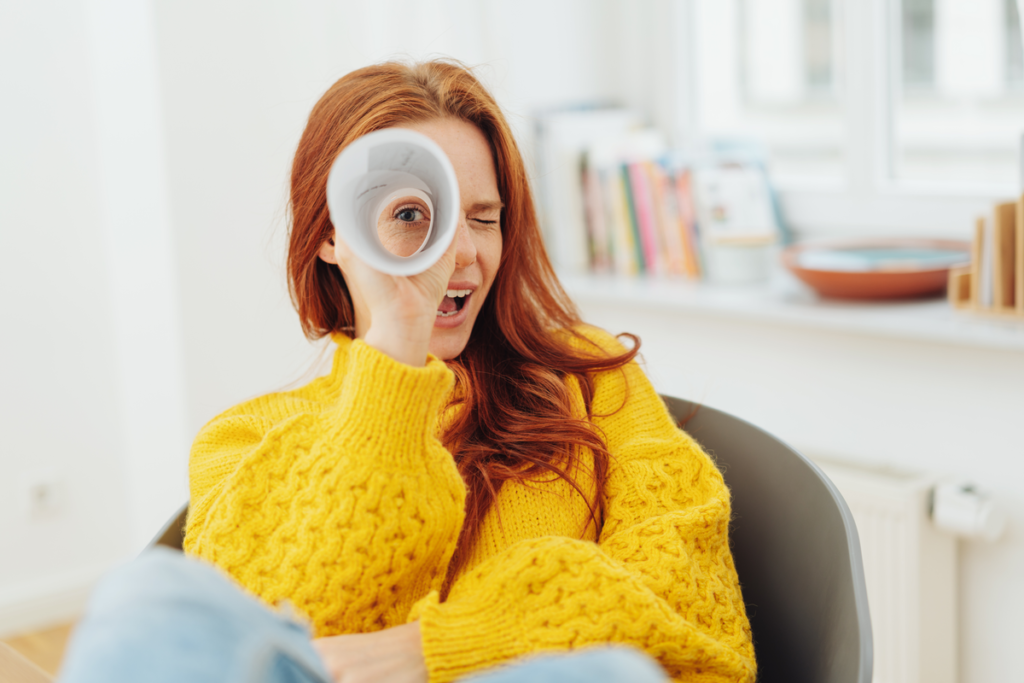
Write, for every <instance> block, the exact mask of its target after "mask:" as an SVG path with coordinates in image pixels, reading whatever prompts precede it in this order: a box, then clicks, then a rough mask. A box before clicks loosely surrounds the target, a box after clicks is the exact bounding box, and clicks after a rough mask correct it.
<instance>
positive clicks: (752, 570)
mask: <svg viewBox="0 0 1024 683" xmlns="http://www.w3.org/2000/svg"><path fill="white" fill-rule="evenodd" d="M662 399H663V400H664V401H665V404H666V405H667V406H668V409H669V411H670V412H671V413H672V416H673V417H674V418H675V419H676V421H677V422H679V423H680V426H682V427H683V428H684V429H686V431H687V432H688V433H689V434H690V435H691V436H693V437H694V438H695V439H696V440H697V441H698V442H700V444H701V445H702V446H704V448H705V449H707V451H708V452H709V453H711V455H712V457H713V458H714V459H715V461H716V462H717V463H718V466H719V467H720V468H721V470H722V474H723V475H724V476H725V481H726V484H728V485H729V489H730V490H731V491H732V514H733V520H732V524H731V530H730V533H731V542H732V550H733V557H734V559H735V562H736V571H737V572H738V573H739V577H740V584H741V586H742V588H743V599H744V601H745V602H746V605H747V615H748V616H749V617H750V626H751V628H752V629H753V633H754V649H755V652H756V656H757V666H758V681H760V683H775V682H776V681H778V682H780V683H781V682H782V681H785V682H786V683H870V681H871V667H872V649H871V620H870V617H869V616H868V598H867V588H866V586H865V584H864V566H863V563H862V562H861V556H860V541H859V540H858V538H857V527H856V525H855V524H854V522H853V517H852V515H851V514H850V509H849V508H848V507H847V506H846V501H844V500H843V497H842V495H840V493H839V491H838V490H836V487H835V486H834V485H833V484H832V482H831V481H829V479H828V477H826V476H825V475H824V474H823V473H822V472H821V470H819V469H818V468H817V466H815V465H814V464H813V463H812V462H810V461H809V460H807V458H805V457H804V456H802V455H800V454H799V453H797V452H796V451H794V450H793V449H792V448H790V447H789V446H787V445H786V444H784V443H782V442H781V441H779V440H778V439H776V438H775V437H774V436H772V435H771V434H769V433H768V432H766V431H764V430H762V429H759V428H757V427H755V426H754V425H752V424H750V423H749V422H744V421H743V420H741V419H739V418H737V417H733V416H732V415H729V414H728V413H723V412H722V411H720V410H715V409H714V408H709V407H707V406H700V405H697V404H695V403H691V402H689V401H684V400H682V399H678V398H672V397H671V396H663V397H662ZM187 513H188V504H185V505H184V506H182V508H181V510H179V512H178V513H177V514H176V515H175V516H174V518H172V519H171V520H170V521H169V522H168V523H167V525H166V526H164V528H163V529H161V530H160V533H158V534H157V535H156V537H155V538H154V539H153V542H152V545H164V546H168V547H171V548H177V549H179V550H180V549H181V545H182V540H183V539H184V535H185V517H186V515H187Z"/></svg>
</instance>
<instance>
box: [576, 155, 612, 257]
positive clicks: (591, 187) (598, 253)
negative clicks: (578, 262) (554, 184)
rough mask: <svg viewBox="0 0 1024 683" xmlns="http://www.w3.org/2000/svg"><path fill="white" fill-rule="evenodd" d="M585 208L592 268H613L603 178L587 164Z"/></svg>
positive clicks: (584, 189) (584, 182) (585, 168)
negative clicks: (602, 188) (602, 186)
mask: <svg viewBox="0 0 1024 683" xmlns="http://www.w3.org/2000/svg"><path fill="white" fill-rule="evenodd" d="M583 192H584V209H585V212H586V219H587V237H588V243H589V248H590V268H591V270H593V271H594V272H596V273H606V272H609V271H610V270H611V269H612V257H611V246H612V245H611V240H610V239H609V234H608V223H607V221H606V220H605V219H606V217H607V216H606V212H605V207H604V201H603V198H602V196H601V195H602V193H601V178H600V175H599V173H598V171H597V169H596V168H594V167H593V166H589V165H588V166H585V167H584V170H583Z"/></svg>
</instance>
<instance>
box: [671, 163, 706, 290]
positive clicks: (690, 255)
mask: <svg viewBox="0 0 1024 683" xmlns="http://www.w3.org/2000/svg"><path fill="white" fill-rule="evenodd" d="M675 186H676V187H675V190H676V203H677V205H678V207H679V209H678V210H679V221H680V225H681V229H682V231H683V241H684V243H685V244H686V245H687V247H688V248H687V267H688V270H689V272H690V273H692V277H694V278H699V277H703V275H704V264H703V259H702V258H701V249H700V234H699V226H698V225H697V214H696V212H695V211H694V209H693V190H692V178H691V175H690V171H689V170H687V169H683V170H680V171H679V172H678V173H677V174H676V182H675Z"/></svg>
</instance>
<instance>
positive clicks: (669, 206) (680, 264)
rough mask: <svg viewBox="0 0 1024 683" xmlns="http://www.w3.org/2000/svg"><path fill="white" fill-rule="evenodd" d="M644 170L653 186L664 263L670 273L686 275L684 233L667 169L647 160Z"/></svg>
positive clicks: (652, 191) (656, 219) (656, 222)
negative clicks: (673, 199) (676, 210)
mask: <svg viewBox="0 0 1024 683" xmlns="http://www.w3.org/2000/svg"><path fill="white" fill-rule="evenodd" d="M644 171H645V172H646V174H647V180H648V181H649V183H650V187H651V197H652V199H653V202H654V219H655V224H656V225H657V227H658V238H659V241H660V243H661V246H662V254H661V256H662V263H663V264H664V266H665V271H664V272H666V273H668V274H670V275H686V267H685V263H684V258H683V256H684V252H683V244H682V240H683V234H682V231H681V230H680V229H679V222H678V220H677V219H676V215H675V212H674V207H675V203H674V202H673V201H672V196H671V195H672V192H671V191H670V190H671V188H670V185H669V178H668V174H667V173H666V172H665V170H664V169H663V168H662V167H661V166H659V165H658V164H656V163H652V162H645V163H644Z"/></svg>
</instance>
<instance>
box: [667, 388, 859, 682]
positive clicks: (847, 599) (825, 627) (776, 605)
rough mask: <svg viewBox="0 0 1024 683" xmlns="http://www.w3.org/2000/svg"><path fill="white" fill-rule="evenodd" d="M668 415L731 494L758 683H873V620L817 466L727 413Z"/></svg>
mask: <svg viewBox="0 0 1024 683" xmlns="http://www.w3.org/2000/svg"><path fill="white" fill-rule="evenodd" d="M662 399H663V400H664V401H665V404H666V405H667V406H668V409H669V411H670V412H671V413H672V415H673V417H675V418H676V420H677V421H679V422H680V423H683V424H682V426H683V428H684V429H685V430H686V432H687V433H688V434H690V435H691V436H692V437H693V438H695V439H696V440H697V441H698V442H699V443H700V444H701V445H702V446H703V447H704V448H705V449H706V450H707V451H708V452H709V453H710V454H711V456H712V457H713V458H714V459H715V461H716V462H717V463H718V466H719V468H720V469H721V470H722V474H723V475H724V477H725V481H726V484H728V486H729V489H730V491H731V492H732V515H733V518H732V523H731V525H730V536H731V544H732V551H733V558H734V560H735V562H736V571H737V572H738V573H739V577H740V585H741V587H742V589H743V599H744V601H745V602H746V605H747V615H748V616H749V617H750V625H751V628H752V629H753V633H754V649H755V653H756V656H757V666H758V680H759V681H760V683H774V682H775V681H786V682H787V683H870V682H871V672H872V646H871V619H870V617H869V614H868V596H867V587H866V585H865V583H864V565H863V563H862V561H861V555H860V540H859V539H858V537H857V527H856V525H855V524H854V521H853V516H852V515H851V514H850V509H849V508H848V507H847V505H846V501H845V500H843V497H842V495H841V494H840V493H839V491H838V490H837V489H836V487H835V485H833V484H832V482H831V481H829V479H828V477H826V476H825V474H824V473H823V472H822V471H821V470H820V469H818V467H817V466H816V465H814V463H812V462H811V461H809V460H808V459H807V458H805V457H804V456H802V455H800V454H799V453H797V452H796V451H795V450H793V449H792V448H790V447H789V446H787V445H786V444H784V443H783V442H781V441H779V440H778V439H776V438H775V437H774V436H772V435H771V434H769V433H768V432H765V431H764V430H762V429H759V428H757V427H755V426H754V425H752V424H750V423H749V422H745V421H743V420H741V419H739V418H737V417H733V416H732V415H729V414H728V413H724V412H722V411H720V410H715V409H714V408H709V407H707V406H701V405H698V404H694V403H691V402H689V401H684V400H681V399H678V398H672V397H670V396H662Z"/></svg>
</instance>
